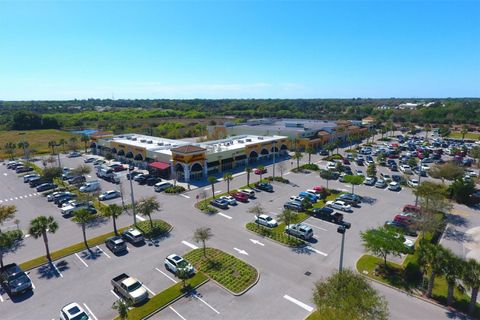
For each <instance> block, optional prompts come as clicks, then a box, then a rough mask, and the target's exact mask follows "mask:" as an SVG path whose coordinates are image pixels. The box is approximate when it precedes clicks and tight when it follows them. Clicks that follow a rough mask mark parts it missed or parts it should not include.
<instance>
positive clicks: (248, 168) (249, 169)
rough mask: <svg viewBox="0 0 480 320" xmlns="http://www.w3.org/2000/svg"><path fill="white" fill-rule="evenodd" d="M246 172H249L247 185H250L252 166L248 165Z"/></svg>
mask: <svg viewBox="0 0 480 320" xmlns="http://www.w3.org/2000/svg"><path fill="white" fill-rule="evenodd" d="M245 172H246V173H247V186H250V173H252V168H250V167H246V168H245Z"/></svg>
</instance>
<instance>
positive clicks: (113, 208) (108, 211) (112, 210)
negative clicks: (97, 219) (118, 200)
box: [100, 204, 123, 236]
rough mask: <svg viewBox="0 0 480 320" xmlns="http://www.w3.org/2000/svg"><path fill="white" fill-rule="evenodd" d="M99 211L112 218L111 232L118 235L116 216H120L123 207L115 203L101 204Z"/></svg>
mask: <svg viewBox="0 0 480 320" xmlns="http://www.w3.org/2000/svg"><path fill="white" fill-rule="evenodd" d="M100 212H101V213H102V215H103V216H104V217H107V218H112V221H113V232H115V235H116V236H118V230H117V218H118V217H120V216H121V215H122V213H123V208H122V207H120V206H119V205H117V204H111V205H108V206H102V207H101V209H100Z"/></svg>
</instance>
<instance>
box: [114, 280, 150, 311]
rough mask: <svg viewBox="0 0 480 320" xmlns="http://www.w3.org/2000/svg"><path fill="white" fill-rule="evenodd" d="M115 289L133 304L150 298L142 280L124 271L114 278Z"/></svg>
mask: <svg viewBox="0 0 480 320" xmlns="http://www.w3.org/2000/svg"><path fill="white" fill-rule="evenodd" d="M112 286H113V290H114V291H115V292H116V293H118V294H119V295H120V296H122V298H125V299H126V300H127V301H129V302H131V303H132V304H139V303H141V302H143V301H145V300H147V299H148V292H147V290H146V289H145V287H144V286H143V285H142V283H141V282H140V281H138V280H137V279H135V278H132V277H130V276H128V275H127V274H126V273H122V274H121V275H119V276H116V277H115V278H113V279H112Z"/></svg>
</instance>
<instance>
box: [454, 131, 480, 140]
mask: <svg viewBox="0 0 480 320" xmlns="http://www.w3.org/2000/svg"><path fill="white" fill-rule="evenodd" d="M448 137H449V138H452V139H462V133H461V132H458V131H456V132H451V133H450V134H449V135H448ZM465 139H469V140H479V139H480V133H472V132H467V133H466V134H465Z"/></svg>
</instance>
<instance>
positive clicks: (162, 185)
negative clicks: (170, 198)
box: [153, 182, 173, 192]
mask: <svg viewBox="0 0 480 320" xmlns="http://www.w3.org/2000/svg"><path fill="white" fill-rule="evenodd" d="M170 187H173V184H171V183H170V182H159V183H156V184H155V185H154V186H153V190H155V192H162V191H164V190H165V189H168V188H170Z"/></svg>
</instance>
